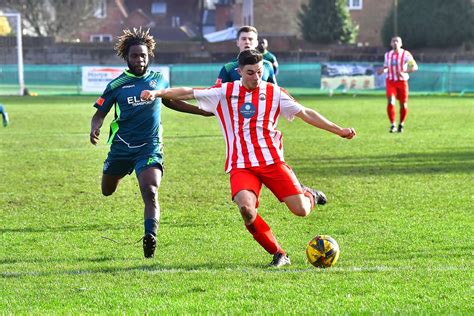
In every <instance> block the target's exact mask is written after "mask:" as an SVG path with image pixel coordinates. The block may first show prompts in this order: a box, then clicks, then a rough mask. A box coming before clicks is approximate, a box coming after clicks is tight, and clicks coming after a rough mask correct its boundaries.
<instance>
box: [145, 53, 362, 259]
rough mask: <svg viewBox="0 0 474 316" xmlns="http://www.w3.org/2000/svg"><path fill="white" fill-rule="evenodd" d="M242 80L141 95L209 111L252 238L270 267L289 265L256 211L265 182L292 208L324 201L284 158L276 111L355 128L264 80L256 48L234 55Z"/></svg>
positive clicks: (343, 131)
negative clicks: (217, 127) (269, 259)
mask: <svg viewBox="0 0 474 316" xmlns="http://www.w3.org/2000/svg"><path fill="white" fill-rule="evenodd" d="M238 63H239V68H238V71H239V72H240V75H241V76H242V77H241V78H242V79H241V80H237V81H234V82H226V83H223V84H222V85H220V86H214V87H211V88H208V89H192V88H184V87H183V88H167V89H162V90H155V91H143V92H142V94H141V98H142V99H144V100H153V99H154V98H159V97H163V98H169V99H173V100H188V99H196V100H197V101H198V106H199V108H200V109H202V110H204V111H207V112H212V113H214V115H215V116H216V118H217V119H218V121H219V124H220V126H221V129H222V134H223V135H224V138H225V141H226V148H227V152H226V162H225V171H226V172H229V173H230V185H231V191H232V199H233V201H234V202H235V203H236V204H237V205H238V207H239V210H240V213H241V215H242V218H243V220H244V223H245V226H246V227H247V229H248V231H249V232H250V233H251V234H252V235H253V237H254V238H255V240H256V241H257V242H258V243H259V244H260V245H261V246H262V247H263V248H264V249H265V250H266V251H267V252H268V253H270V254H272V255H273V260H272V262H271V263H270V265H271V266H275V267H279V266H282V265H286V264H290V259H289V257H288V256H287V255H286V252H285V250H283V249H282V248H281V246H280V245H279V244H278V242H277V240H276V238H275V236H274V235H273V233H272V231H271V229H270V227H269V226H268V225H267V223H266V222H265V221H264V220H263V218H262V217H261V216H260V215H259V214H258V213H257V207H258V204H259V197H260V192H261V188H262V184H264V185H265V186H266V187H267V188H268V189H270V190H271V191H272V192H273V194H274V195H275V196H276V197H277V198H278V199H279V200H280V201H281V202H285V204H286V205H287V207H288V208H289V210H290V211H291V212H293V213H294V214H295V215H298V216H307V215H309V213H310V212H311V209H312V208H313V207H314V206H315V204H324V203H326V197H325V195H324V193H322V192H320V191H317V190H313V189H311V188H308V187H305V186H302V185H301V184H300V182H299V181H298V179H297V178H296V176H295V174H294V173H293V171H292V170H291V168H290V167H289V166H288V165H287V164H286V163H285V160H284V157H283V143H282V134H281V132H280V131H278V130H277V129H276V126H277V123H278V119H279V117H280V116H283V117H285V118H286V119H288V120H290V121H291V120H293V119H294V117H298V118H300V119H302V120H303V121H305V122H306V123H308V124H311V125H313V126H315V127H318V128H320V129H324V130H327V131H329V132H331V133H334V134H336V135H339V136H341V137H343V138H347V139H352V138H353V137H354V136H355V135H356V132H355V130H354V129H353V128H341V127H339V126H338V125H336V124H334V123H332V122H331V121H329V120H327V119H326V118H324V117H323V116H322V115H320V114H319V113H317V112H316V111H314V110H312V109H309V108H306V107H304V106H302V105H301V104H299V103H298V102H296V100H294V99H293V98H292V97H291V96H290V95H289V94H288V93H287V92H286V91H285V90H284V89H283V88H281V87H279V86H277V85H274V84H272V83H269V82H265V81H262V73H263V58H262V55H261V54H260V53H259V52H258V51H256V50H253V49H251V50H245V51H243V52H241V53H240V54H239V57H238Z"/></svg>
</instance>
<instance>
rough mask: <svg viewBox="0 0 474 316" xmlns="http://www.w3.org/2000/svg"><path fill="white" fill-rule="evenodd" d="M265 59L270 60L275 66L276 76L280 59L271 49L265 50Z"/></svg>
mask: <svg viewBox="0 0 474 316" xmlns="http://www.w3.org/2000/svg"><path fill="white" fill-rule="evenodd" d="M262 56H263V59H265V60H268V61H269V62H270V63H271V64H272V66H273V72H274V73H275V76H276V75H278V61H277V58H276V56H275V55H274V54H273V53H271V52H270V51H268V50H267V51H265V53H263V54H262Z"/></svg>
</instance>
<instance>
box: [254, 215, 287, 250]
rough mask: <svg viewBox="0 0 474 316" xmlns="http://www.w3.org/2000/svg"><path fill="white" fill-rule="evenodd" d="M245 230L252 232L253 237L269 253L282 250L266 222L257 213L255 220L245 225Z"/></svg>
mask: <svg viewBox="0 0 474 316" xmlns="http://www.w3.org/2000/svg"><path fill="white" fill-rule="evenodd" d="M245 227H247V230H248V231H249V232H250V233H251V234H252V236H253V238H254V239H255V240H256V241H257V242H258V243H259V244H260V246H262V247H263V248H264V249H265V250H266V251H267V252H268V253H269V254H272V255H273V254H275V253H277V252H283V253H284V251H283V250H282V249H281V248H280V245H279V244H278V242H277V240H276V238H275V236H274V235H273V233H272V231H271V229H270V227H269V226H268V224H267V223H266V222H265V221H264V220H263V218H261V217H260V215H258V214H257V217H256V218H255V221H254V222H253V223H252V224H250V225H245Z"/></svg>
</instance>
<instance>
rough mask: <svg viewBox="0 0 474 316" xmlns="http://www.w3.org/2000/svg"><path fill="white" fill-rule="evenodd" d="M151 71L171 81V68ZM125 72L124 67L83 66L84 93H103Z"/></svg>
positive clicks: (158, 67) (152, 68)
mask: <svg viewBox="0 0 474 316" xmlns="http://www.w3.org/2000/svg"><path fill="white" fill-rule="evenodd" d="M150 69H151V70H153V71H159V72H161V73H162V74H163V77H164V78H165V79H166V80H167V81H168V82H169V81H170V68H169V67H168V66H151V67H150ZM124 70H125V68H124V67H109V66H83V67H82V92H86V93H87V92H96V93H101V92H103V91H104V90H105V87H107V84H108V83H109V82H110V81H111V80H112V79H114V78H116V77H118V76H120V74H121V73H122V72H123V71H124Z"/></svg>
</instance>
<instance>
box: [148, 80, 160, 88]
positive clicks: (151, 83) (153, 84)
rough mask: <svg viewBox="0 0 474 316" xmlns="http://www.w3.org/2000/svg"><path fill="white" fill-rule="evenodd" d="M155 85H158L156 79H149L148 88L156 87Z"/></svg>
mask: <svg viewBox="0 0 474 316" xmlns="http://www.w3.org/2000/svg"><path fill="white" fill-rule="evenodd" d="M157 85H158V81H156V80H155V79H153V80H150V83H149V86H150V88H156V86H157Z"/></svg>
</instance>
